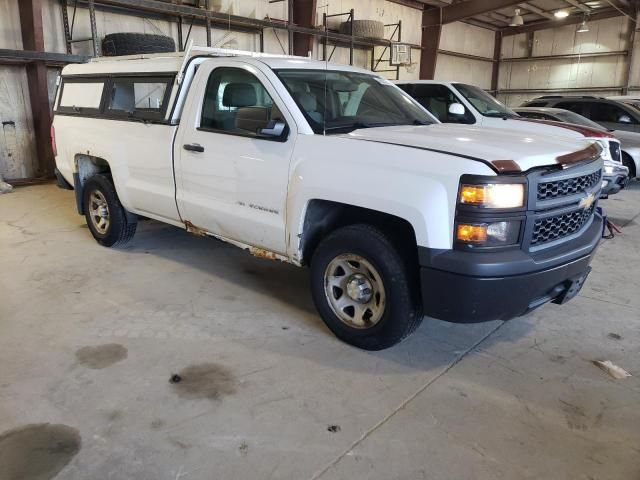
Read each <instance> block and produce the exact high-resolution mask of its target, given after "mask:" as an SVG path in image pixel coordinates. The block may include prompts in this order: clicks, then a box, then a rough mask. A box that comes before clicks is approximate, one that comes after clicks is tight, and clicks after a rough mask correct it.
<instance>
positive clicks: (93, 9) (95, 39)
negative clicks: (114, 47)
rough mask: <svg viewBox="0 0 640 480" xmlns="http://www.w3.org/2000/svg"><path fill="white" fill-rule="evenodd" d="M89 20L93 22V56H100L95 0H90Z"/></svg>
mask: <svg viewBox="0 0 640 480" xmlns="http://www.w3.org/2000/svg"><path fill="white" fill-rule="evenodd" d="M88 6H89V22H91V40H92V43H93V56H94V57H99V56H100V48H99V41H98V27H97V26H96V6H95V3H94V0H89V2H88Z"/></svg>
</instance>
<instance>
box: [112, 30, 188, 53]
mask: <svg viewBox="0 0 640 480" xmlns="http://www.w3.org/2000/svg"><path fill="white" fill-rule="evenodd" d="M175 51H176V42H175V41H174V40H173V38H171V37H167V36H164V35H152V34H149V33H110V34H108V35H105V36H104V38H103V39H102V54H103V55H104V56H105V57H115V56H122V55H136V54H139V53H166V52H175Z"/></svg>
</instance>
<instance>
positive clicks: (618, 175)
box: [600, 165, 629, 198]
mask: <svg viewBox="0 0 640 480" xmlns="http://www.w3.org/2000/svg"><path fill="white" fill-rule="evenodd" d="M628 181H629V169H628V168H627V167H624V166H622V165H606V166H605V173H604V174H603V176H602V190H601V191H600V198H607V197H608V196H609V195H614V194H616V193H618V192H619V191H620V190H622V189H623V188H624V187H626V186H627V182H628Z"/></svg>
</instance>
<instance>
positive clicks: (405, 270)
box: [311, 225, 422, 350]
mask: <svg viewBox="0 0 640 480" xmlns="http://www.w3.org/2000/svg"><path fill="white" fill-rule="evenodd" d="M415 268H416V269H417V265H416V266H415ZM311 291H312V295H313V300H314V303H315V305H316V308H317V309H318V312H319V313H320V316H321V317H322V319H323V320H324V322H325V323H326V325H327V326H328V327H329V329H330V330H331V331H332V332H333V333H334V334H335V335H336V336H337V337H338V338H340V339H341V340H343V341H345V342H347V343H349V344H351V345H354V346H356V347H358V348H362V349H365V350H382V349H384V348H388V347H391V346H393V345H395V344H397V343H399V342H400V341H402V340H403V339H404V338H406V337H407V336H409V335H410V334H411V333H412V332H413V331H414V330H415V329H416V328H417V327H418V325H419V324H420V322H421V321H422V306H421V303H420V295H419V278H418V275H417V274H416V272H415V271H414V270H412V268H411V266H407V265H406V262H404V261H403V259H402V257H401V256H400V254H399V253H398V251H397V249H396V247H395V246H394V244H393V243H392V242H391V240H390V239H389V237H387V236H386V235H385V234H384V233H383V232H382V231H380V230H379V229H377V228H375V227H373V226H370V225H351V226H347V227H343V228H340V229H338V230H336V231H335V232H333V233H331V234H330V235H329V236H328V237H327V238H325V239H324V240H323V241H322V242H321V243H320V244H319V245H318V248H317V249H316V251H315V252H314V254H313V258H312V260H311Z"/></svg>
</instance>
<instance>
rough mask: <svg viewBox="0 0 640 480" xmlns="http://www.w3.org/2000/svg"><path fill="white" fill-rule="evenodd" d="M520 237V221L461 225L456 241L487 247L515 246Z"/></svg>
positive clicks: (459, 225)
mask: <svg viewBox="0 0 640 480" xmlns="http://www.w3.org/2000/svg"><path fill="white" fill-rule="evenodd" d="M519 237H520V221H517V220H516V221H513V220H512V221H504V222H494V223H484V224H475V225H474V224H466V223H459V224H458V225H457V227H456V239H457V240H458V241H459V242H462V243H468V244H472V245H480V246H485V247H499V246H506V245H515V244H517V243H518V239H519Z"/></svg>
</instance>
